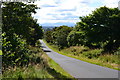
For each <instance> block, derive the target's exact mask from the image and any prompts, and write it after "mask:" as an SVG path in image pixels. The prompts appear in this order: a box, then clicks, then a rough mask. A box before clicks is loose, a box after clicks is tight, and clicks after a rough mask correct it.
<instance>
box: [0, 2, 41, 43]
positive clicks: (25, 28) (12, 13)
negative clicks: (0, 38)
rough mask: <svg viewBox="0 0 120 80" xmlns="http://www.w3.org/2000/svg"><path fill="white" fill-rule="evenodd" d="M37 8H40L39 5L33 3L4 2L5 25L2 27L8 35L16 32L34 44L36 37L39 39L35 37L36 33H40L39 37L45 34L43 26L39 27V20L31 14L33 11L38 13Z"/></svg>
mask: <svg viewBox="0 0 120 80" xmlns="http://www.w3.org/2000/svg"><path fill="white" fill-rule="evenodd" d="M35 9H38V7H37V6H36V5H33V4H30V5H26V4H24V3H22V2H10V3H4V7H3V8H2V11H3V13H2V19H3V24H4V25H3V27H2V29H3V31H4V32H6V35H8V36H11V35H13V34H14V33H16V34H17V35H20V36H21V37H23V38H24V39H26V40H27V43H28V44H33V45H34V44H35V41H36V40H35V39H38V38H35V36H36V34H39V33H40V34H39V38H41V37H42V35H43V34H42V31H41V27H39V25H38V24H37V21H36V20H34V19H33V18H32V16H31V13H36V12H35ZM37 29H39V31H37ZM36 31H37V32H38V33H36ZM34 34H35V35H34ZM33 36H34V37H33ZM37 37H38V36H37ZM34 40H35V41H34Z"/></svg>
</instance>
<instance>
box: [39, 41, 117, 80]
mask: <svg viewBox="0 0 120 80" xmlns="http://www.w3.org/2000/svg"><path fill="white" fill-rule="evenodd" d="M40 42H41V44H42V45H41V46H42V48H43V50H44V51H45V52H46V54H47V55H48V56H49V57H50V58H52V59H53V60H54V61H55V62H57V63H58V64H59V65H60V66H61V67H62V68H63V69H64V70H65V71H66V72H68V73H69V74H71V75H72V76H73V77H75V78H118V71H117V70H113V69H110V68H106V67H101V66H98V65H95V64H90V63H87V62H84V61H81V60H77V59H74V58H70V57H67V56H64V55H61V54H58V53H56V52H54V51H53V50H51V49H50V48H48V47H47V46H46V44H45V43H44V42H43V41H42V40H40ZM108 80H111V79H108ZM113 80H118V79H113Z"/></svg>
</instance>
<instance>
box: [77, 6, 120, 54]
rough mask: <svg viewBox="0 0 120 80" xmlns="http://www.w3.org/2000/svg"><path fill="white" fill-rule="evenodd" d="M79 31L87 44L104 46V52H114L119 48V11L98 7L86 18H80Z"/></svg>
mask: <svg viewBox="0 0 120 80" xmlns="http://www.w3.org/2000/svg"><path fill="white" fill-rule="evenodd" d="M80 19H81V22H79V25H80V30H81V31H83V32H84V33H85V36H86V39H87V40H88V43H89V44H92V45H94V44H96V45H100V44H101V43H103V44H104V50H105V51H109V52H110V51H114V50H117V48H118V47H119V46H120V33H119V30H120V23H119V22H120V10H119V9H117V8H107V7H100V8H98V9H96V10H95V11H93V12H92V14H89V15H88V16H84V17H80Z"/></svg>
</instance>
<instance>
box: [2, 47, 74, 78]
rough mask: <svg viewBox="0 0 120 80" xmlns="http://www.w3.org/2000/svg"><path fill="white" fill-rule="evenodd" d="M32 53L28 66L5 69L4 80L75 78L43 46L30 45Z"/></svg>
mask: <svg viewBox="0 0 120 80" xmlns="http://www.w3.org/2000/svg"><path fill="white" fill-rule="evenodd" d="M29 48H30V50H31V51H32V54H31V55H29V58H30V59H31V61H30V63H29V65H27V66H22V67H21V66H15V67H9V68H8V69H6V70H4V71H3V74H2V78H3V80H7V79H11V80H12V79H18V80H24V79H25V80H26V79H28V78H29V79H37V78H38V79H49V78H50V79H55V80H66V79H69V80H74V78H73V77H72V76H71V75H70V74H68V73H67V72H65V71H64V70H63V69H62V68H61V67H60V66H59V65H58V64H57V63H55V62H54V61H53V60H52V59H51V58H49V57H48V56H47V54H45V53H44V52H43V50H42V49H41V48H38V47H32V46H31V47H29Z"/></svg>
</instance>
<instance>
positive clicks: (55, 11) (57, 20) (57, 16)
mask: <svg viewBox="0 0 120 80" xmlns="http://www.w3.org/2000/svg"><path fill="white" fill-rule="evenodd" d="M119 1H120V0H38V1H36V2H35V3H34V4H36V5H37V6H38V7H40V9H38V10H36V12H37V13H36V14H33V15H32V16H33V17H34V18H35V19H38V23H39V24H40V25H42V26H61V25H67V26H74V25H75V24H76V22H79V21H80V19H79V17H80V16H86V15H88V14H90V13H92V11H94V10H95V9H96V8H99V7H102V6H107V7H110V8H115V7H118V2H119Z"/></svg>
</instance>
